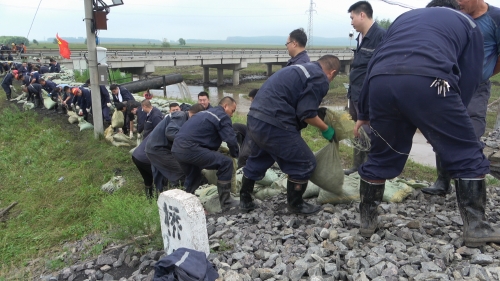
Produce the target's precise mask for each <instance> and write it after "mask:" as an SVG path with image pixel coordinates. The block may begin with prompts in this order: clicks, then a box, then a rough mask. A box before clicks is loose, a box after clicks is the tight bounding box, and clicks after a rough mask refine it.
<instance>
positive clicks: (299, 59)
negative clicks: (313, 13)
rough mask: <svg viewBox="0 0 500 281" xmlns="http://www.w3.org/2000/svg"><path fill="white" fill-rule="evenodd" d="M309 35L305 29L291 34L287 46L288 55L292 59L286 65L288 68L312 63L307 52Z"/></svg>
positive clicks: (296, 30)
mask: <svg viewBox="0 0 500 281" xmlns="http://www.w3.org/2000/svg"><path fill="white" fill-rule="evenodd" d="M306 44H307V35H306V33H305V32H304V29H303V28H299V29H295V30H294V31H292V32H290V35H289V36H288V38H287V40H286V43H285V46H286V49H287V50H288V54H289V55H290V56H291V57H292V58H291V59H289V60H288V62H287V63H286V66H289V65H294V64H303V63H306V62H310V61H311V60H310V59H309V56H308V55H307V51H306Z"/></svg>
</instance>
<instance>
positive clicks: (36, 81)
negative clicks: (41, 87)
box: [30, 71, 40, 84]
mask: <svg viewBox="0 0 500 281" xmlns="http://www.w3.org/2000/svg"><path fill="white" fill-rule="evenodd" d="M30 79H31V81H33V79H35V81H34V82H33V83H37V84H39V83H40V81H39V79H40V73H38V71H34V72H32V73H31V78H30Z"/></svg>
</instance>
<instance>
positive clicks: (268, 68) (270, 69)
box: [267, 63, 273, 77]
mask: <svg viewBox="0 0 500 281" xmlns="http://www.w3.org/2000/svg"><path fill="white" fill-rule="evenodd" d="M271 74H273V65H272V64H271V63H267V77H271Z"/></svg>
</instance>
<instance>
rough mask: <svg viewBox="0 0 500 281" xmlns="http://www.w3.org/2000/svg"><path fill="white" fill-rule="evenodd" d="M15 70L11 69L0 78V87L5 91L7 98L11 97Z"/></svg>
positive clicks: (15, 76) (15, 74)
mask: <svg viewBox="0 0 500 281" xmlns="http://www.w3.org/2000/svg"><path fill="white" fill-rule="evenodd" d="M17 75H18V74H17V70H14V71H12V73H7V75H5V77H4V78H3V80H2V88H3V90H4V91H5V94H6V95H7V100H10V99H11V93H12V90H11V89H12V88H14V86H12V82H13V81H14V79H15V78H17Z"/></svg>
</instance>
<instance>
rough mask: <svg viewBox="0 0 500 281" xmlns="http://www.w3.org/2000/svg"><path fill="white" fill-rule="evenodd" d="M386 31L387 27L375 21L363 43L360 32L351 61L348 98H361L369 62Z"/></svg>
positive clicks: (353, 99)
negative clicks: (384, 27)
mask: <svg viewBox="0 0 500 281" xmlns="http://www.w3.org/2000/svg"><path fill="white" fill-rule="evenodd" d="M385 32H386V31H385V29H383V28H382V27H380V26H379V25H378V24H377V23H376V22H374V23H373V25H372V27H370V29H369V30H368V32H367V33H366V35H365V36H364V37H363V40H362V41H361V44H359V39H360V38H359V37H360V36H361V33H359V34H358V37H357V38H356V41H357V42H358V44H357V46H358V47H357V49H356V50H355V51H354V59H353V61H352V63H351V72H350V73H349V90H347V98H349V99H351V100H352V101H355V102H357V101H358V99H359V93H360V92H361V87H363V81H364V80H365V76H366V69H367V67H368V63H369V62H370V59H371V58H372V55H373V52H374V51H375V49H376V48H377V46H378V44H380V42H381V41H382V38H383V37H384V35H385Z"/></svg>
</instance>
